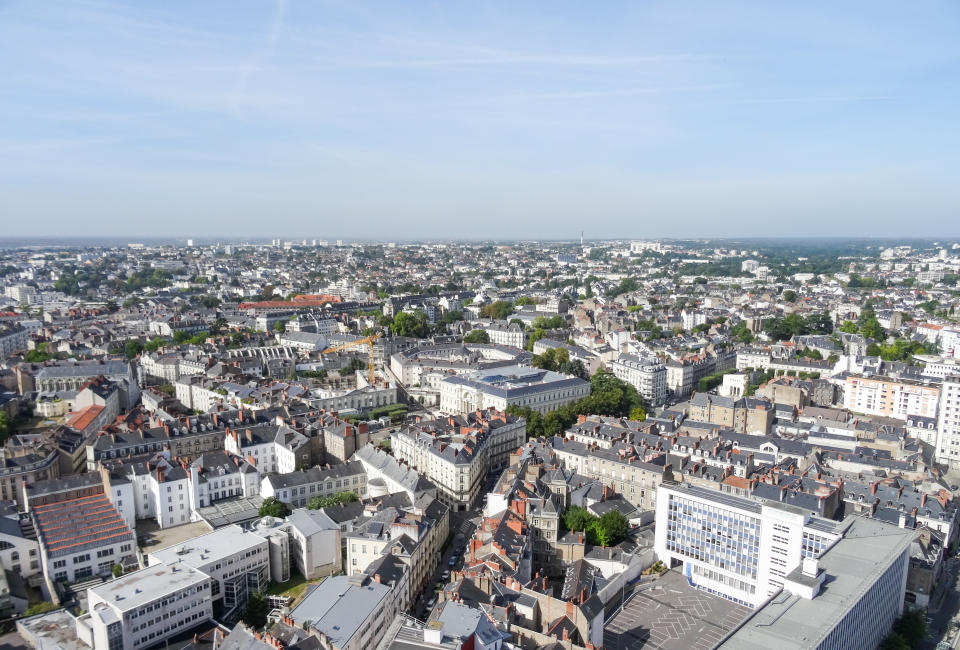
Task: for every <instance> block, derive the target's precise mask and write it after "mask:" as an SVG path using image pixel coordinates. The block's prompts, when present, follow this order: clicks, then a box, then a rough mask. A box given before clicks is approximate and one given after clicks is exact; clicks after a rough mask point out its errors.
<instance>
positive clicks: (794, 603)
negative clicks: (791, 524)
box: [721, 517, 916, 650]
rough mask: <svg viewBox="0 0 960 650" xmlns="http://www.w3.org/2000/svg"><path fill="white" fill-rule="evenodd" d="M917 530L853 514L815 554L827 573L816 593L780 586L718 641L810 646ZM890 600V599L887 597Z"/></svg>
mask: <svg viewBox="0 0 960 650" xmlns="http://www.w3.org/2000/svg"><path fill="white" fill-rule="evenodd" d="M915 536H916V533H915V532H914V531H912V530H905V529H902V528H899V527H897V526H893V525H890V524H886V523H883V522H880V521H877V520H875V519H868V518H865V517H854V518H853V522H852V523H851V524H850V527H849V528H848V529H847V531H846V535H845V536H844V537H843V538H842V539H840V540H839V541H837V543H835V544H834V545H833V546H832V547H830V549H829V550H827V551H826V552H825V553H824V554H823V555H822V556H820V561H819V565H820V568H821V569H822V570H824V571H825V572H826V579H825V580H824V584H823V586H822V587H821V589H820V593H819V594H818V595H817V597H816V598H813V599H812V600H808V599H806V598H801V597H800V596H795V595H793V594H791V593H789V592H787V591H782V592H780V594H778V595H777V596H775V597H774V598H773V600H771V601H770V602H769V603H767V604H766V605H764V606H763V607H761V608H760V609H758V610H756V611H755V612H754V614H753V616H751V617H750V618H749V619H748V620H747V621H746V622H745V623H744V624H743V625H742V626H741V627H740V628H739V629H738V630H737V631H736V632H735V633H734V634H732V635H731V636H730V638H729V639H727V641H726V642H724V643H723V645H722V646H721V647H723V648H728V649H730V650H767V649H768V648H778V649H785V648H787V649H789V648H797V649H799V648H815V647H818V645H819V644H820V643H821V642H822V641H823V639H824V638H825V637H826V635H828V634H829V633H830V632H831V631H832V630H833V629H834V628H835V627H836V626H837V625H839V624H840V622H841V621H842V620H843V617H844V615H846V613H847V612H848V611H849V610H850V608H851V607H852V606H853V605H854V604H856V602H857V601H859V600H860V598H862V597H863V595H864V593H866V591H867V590H868V589H869V588H870V587H871V586H873V584H874V582H876V580H877V579H878V578H879V577H880V576H881V575H882V574H883V572H884V571H886V570H887V569H888V568H889V567H890V565H891V564H892V563H893V562H894V561H896V558H897V557H898V556H899V555H900V554H901V553H903V552H904V551H908V552H909V549H910V544H911V542H912V541H913V538H914V537H915ZM891 605H893V603H891Z"/></svg>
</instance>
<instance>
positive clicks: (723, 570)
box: [654, 484, 843, 607]
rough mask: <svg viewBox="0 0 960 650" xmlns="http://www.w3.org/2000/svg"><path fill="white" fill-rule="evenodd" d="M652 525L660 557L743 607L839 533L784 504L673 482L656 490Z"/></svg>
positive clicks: (778, 585)
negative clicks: (680, 567) (654, 516)
mask: <svg viewBox="0 0 960 650" xmlns="http://www.w3.org/2000/svg"><path fill="white" fill-rule="evenodd" d="M654 530H655V541H654V552H655V553H656V555H657V558H659V559H660V561H662V562H663V563H664V564H666V565H667V566H670V567H674V566H682V567H683V568H682V571H683V574H684V576H686V578H687V579H688V580H689V581H690V583H691V584H693V585H694V586H696V587H697V588H699V589H703V590H704V591H707V592H709V593H713V594H717V595H719V596H722V597H724V598H727V599H729V600H733V601H735V602H737V603H740V604H742V605H746V606H748V607H758V606H759V605H761V604H762V603H763V602H764V601H766V600H767V599H768V598H769V597H770V596H772V595H773V594H775V593H777V592H778V591H780V590H781V589H783V588H784V584H785V579H786V576H788V575H789V574H790V573H791V572H792V571H794V570H795V569H797V568H798V567H800V566H801V563H802V561H803V560H804V559H805V558H810V559H814V560H815V559H817V558H818V557H820V555H821V554H822V553H823V552H824V551H826V550H827V549H828V548H830V546H832V545H833V544H834V542H836V541H837V540H838V539H840V537H841V536H842V534H843V529H842V527H841V524H839V523H838V522H835V521H832V520H829V519H822V518H820V517H814V516H812V515H811V514H810V512H809V511H807V510H804V509H802V508H797V507H794V506H792V505H789V504H785V503H779V502H774V501H759V500H753V499H745V498H741V497H736V496H733V495H731V494H726V493H724V492H717V491H715V490H708V489H704V488H700V487H695V486H691V485H678V484H665V485H661V486H660V488H659V490H657V512H656V525H655V528H654Z"/></svg>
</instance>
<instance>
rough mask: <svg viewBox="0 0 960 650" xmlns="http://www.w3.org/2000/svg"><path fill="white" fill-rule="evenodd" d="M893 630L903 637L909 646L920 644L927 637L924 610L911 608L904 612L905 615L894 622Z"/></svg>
mask: <svg viewBox="0 0 960 650" xmlns="http://www.w3.org/2000/svg"><path fill="white" fill-rule="evenodd" d="M893 632H894V633H895V634H899V635H900V636H901V637H903V639H904V640H905V641H906V642H907V644H908V645H909V646H911V647H917V646H919V645H920V643H921V642H922V641H923V640H924V639H925V638H927V621H926V620H925V619H924V616H923V611H922V610H919V609H911V610H910V611H908V612H904V614H903V616H901V617H900V618H899V619H898V620H897V622H896V623H894V624H893Z"/></svg>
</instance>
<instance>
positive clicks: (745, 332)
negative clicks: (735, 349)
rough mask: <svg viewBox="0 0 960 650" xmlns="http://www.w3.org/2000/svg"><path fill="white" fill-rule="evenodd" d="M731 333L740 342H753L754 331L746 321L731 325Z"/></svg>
mask: <svg viewBox="0 0 960 650" xmlns="http://www.w3.org/2000/svg"><path fill="white" fill-rule="evenodd" d="M730 334H732V335H733V337H734V338H735V339H736V340H737V341H739V342H740V343H747V344H749V343H753V332H751V331H750V328H748V327H747V323H746V321H740V322H739V323H737V324H736V325H734V326H733V327H731V328H730Z"/></svg>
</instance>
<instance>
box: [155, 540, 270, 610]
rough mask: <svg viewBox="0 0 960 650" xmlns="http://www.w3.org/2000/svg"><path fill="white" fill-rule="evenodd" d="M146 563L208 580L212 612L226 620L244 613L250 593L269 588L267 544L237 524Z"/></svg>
mask: <svg viewBox="0 0 960 650" xmlns="http://www.w3.org/2000/svg"><path fill="white" fill-rule="evenodd" d="M147 562H148V565H149V566H151V567H152V566H154V565H157V564H166V565H173V564H178V565H180V566H182V567H183V568H184V569H186V568H188V567H192V568H194V569H196V570H198V571H200V572H202V573H204V574H206V575H208V576H210V578H211V579H212V581H213V584H212V585H211V588H210V596H211V598H212V600H213V605H214V608H215V612H217V615H218V617H221V618H224V619H226V620H231V619H233V618H234V617H236V616H237V615H238V614H239V613H240V612H241V611H242V610H243V607H244V605H246V603H247V599H248V598H249V596H250V594H251V593H253V592H255V591H261V590H263V589H266V588H267V586H268V585H269V584H270V551H269V542H268V541H267V540H266V539H264V538H263V537H261V536H259V535H256V534H254V533H251V532H247V531H245V530H244V529H242V528H241V527H240V526H237V525H236V524H231V525H229V526H224V527H223V528H218V529H217V530H215V531H213V532H212V533H207V534H206V535H201V536H199V537H194V538H193V539H191V540H188V541H186V542H184V543H183V544H177V545H174V546H171V547H169V548H165V549H162V550H159V551H156V552H154V553H151V554H150V555H148V556H147Z"/></svg>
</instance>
